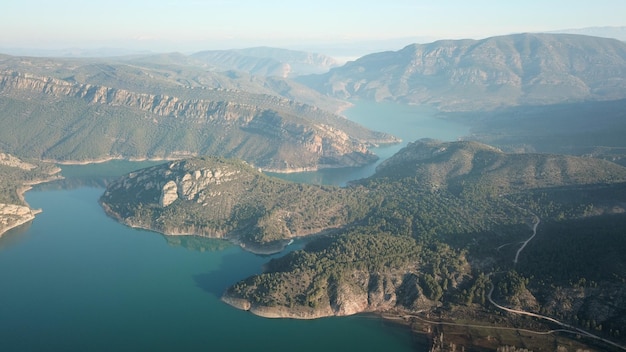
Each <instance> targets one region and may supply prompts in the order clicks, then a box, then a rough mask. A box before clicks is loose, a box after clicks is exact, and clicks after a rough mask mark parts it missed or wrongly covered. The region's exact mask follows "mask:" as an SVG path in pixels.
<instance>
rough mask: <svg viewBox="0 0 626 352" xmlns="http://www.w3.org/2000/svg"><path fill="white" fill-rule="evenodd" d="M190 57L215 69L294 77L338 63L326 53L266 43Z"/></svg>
mask: <svg viewBox="0 0 626 352" xmlns="http://www.w3.org/2000/svg"><path fill="white" fill-rule="evenodd" d="M191 57H192V58H194V59H197V60H200V61H202V62H206V63H207V64H209V65H211V66H213V67H215V69H216V70H220V71H226V70H236V71H244V72H247V73H250V74H253V75H260V76H278V77H295V76H300V75H304V74H313V73H324V72H327V71H328V70H329V69H331V68H332V67H336V66H339V62H337V61H336V60H335V59H333V58H331V57H328V56H325V55H321V54H313V53H307V52H303V51H295V50H287V49H277V48H269V47H257V48H248V49H233V50H209V51H201V52H198V53H195V54H192V55H191Z"/></svg>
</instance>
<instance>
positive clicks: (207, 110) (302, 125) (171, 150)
mask: <svg viewBox="0 0 626 352" xmlns="http://www.w3.org/2000/svg"><path fill="white" fill-rule="evenodd" d="M309 93H311V94H309ZM347 105H348V104H347V103H345V102H343V103H340V102H338V101H336V100H333V99H329V98H326V97H323V96H321V95H320V94H318V93H314V92H313V91H311V90H309V89H307V88H306V87H304V86H300V85H297V84H295V83H293V82H288V81H281V80H280V79H278V78H254V77H238V75H234V76H233V75H228V74H222V73H210V72H206V70H205V69H203V67H202V65H201V64H199V63H198V62H195V61H193V60H191V59H185V58H184V57H182V58H181V57H176V56H175V55H174V56H168V57H143V58H137V57H135V58H125V59H123V58H118V59H110V60H107V59H49V58H19V57H9V56H2V57H0V115H1V116H3V118H2V119H0V143H1V144H2V145H4V146H5V149H6V150H7V151H8V152H11V153H13V154H16V155H20V156H26V157H33V158H39V159H51V160H58V161H90V160H99V159H109V158H126V159H128V158H135V159H143V158H152V159H164V158H165V159H178V158H182V157H189V156H193V155H221V156H226V157H232V158H240V159H244V160H247V161H249V162H250V163H253V164H254V165H257V166H259V167H262V168H264V169H267V170H275V171H298V170H300V171H301V170H315V169H318V168H325V167H338V166H357V165H363V164H366V163H369V162H372V161H373V160H375V159H376V158H375V156H373V155H372V153H371V152H369V151H368V148H369V147H371V146H372V145H376V144H378V143H394V142H397V139H396V138H394V137H392V136H390V135H388V134H385V133H377V132H373V131H370V130H368V129H366V128H364V127H362V126H360V125H358V124H356V123H354V122H351V121H349V120H347V119H345V118H343V117H341V116H338V115H336V114H335V113H334V112H336V111H338V110H340V109H341V108H344V107H346V106H347Z"/></svg>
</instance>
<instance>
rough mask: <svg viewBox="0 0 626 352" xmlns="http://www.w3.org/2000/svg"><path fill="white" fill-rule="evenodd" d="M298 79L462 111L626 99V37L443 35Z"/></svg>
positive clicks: (338, 92) (349, 94)
mask: <svg viewBox="0 0 626 352" xmlns="http://www.w3.org/2000/svg"><path fill="white" fill-rule="evenodd" d="M300 81H301V82H305V83H307V84H308V85H310V86H311V87H314V88H316V89H318V90H319V91H321V92H324V93H327V94H331V95H334V96H337V97H341V98H362V99H371V100H377V101H380V100H393V101H399V102H404V103H413V104H432V105H436V106H438V107H439V108H441V109H442V110H457V111H460V110H480V109H493V108H497V107H503V106H515V105H528V104H536V105H541V104H554V103H559V102H569V101H583V100H610V99H622V98H625V97H626V93H625V92H626V43H623V42H620V41H618V40H614V39H606V38H597V37H588V36H581V35H569V34H515V35H507V36H500V37H492V38H487V39H483V40H445V41H437V42H434V43H430V44H423V45H420V44H414V45H409V46H407V47H405V48H404V49H402V50H399V51H395V52H383V53H376V54H371V55H367V56H364V57H362V58H360V59H358V60H356V61H353V62H349V63H347V64H346V65H344V66H342V67H339V68H335V69H332V70H331V71H330V72H328V73H326V74H324V75H318V76H305V77H302V78H301V79H300Z"/></svg>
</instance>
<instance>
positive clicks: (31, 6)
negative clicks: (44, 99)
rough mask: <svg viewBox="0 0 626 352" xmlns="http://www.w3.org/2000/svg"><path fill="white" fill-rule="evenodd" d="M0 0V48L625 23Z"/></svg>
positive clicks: (607, 17)
mask: <svg viewBox="0 0 626 352" xmlns="http://www.w3.org/2000/svg"><path fill="white" fill-rule="evenodd" d="M1 1H2V2H3V4H2V5H1V6H0V48H31V49H33V48H36V49H65V48H103V47H109V48H125V49H129V50H137V51H139V50H146V51H154V52H170V51H179V52H193V51H200V50H209V49H230V48H241V47H251V46H262V45H266V46H276V47H285V48H297V49H301V50H306V49H315V48H320V49H321V48H324V47H325V48H326V49H327V50H333V48H334V50H339V49H341V48H342V47H344V48H347V47H349V46H351V45H352V46H355V45H356V44H357V43H361V45H362V46H363V45H366V44H367V43H369V45H371V46H376V45H379V46H384V43H385V42H386V43H387V45H388V46H392V45H395V42H396V41H398V43H399V42H401V41H402V40H411V41H413V42H430V41H433V40H436V39H460V38H473V39H480V38H486V37H490V36H495V35H504V34H511V33H520V32H541V31H553V30H561V29H570V28H585V27H596V26H626V1H624V0H524V1H521V0H518V1H509V0H431V1H421V0H383V1H381V0H314V1H300V0H282V1H281V0H150V1H148V0H80V1H79V0H1ZM376 43H377V44H376ZM405 44H410V43H408V42H407V43H405ZM399 48H400V47H399ZM399 48H398V49H399ZM312 51H314V50H312ZM318 51H319V50H318Z"/></svg>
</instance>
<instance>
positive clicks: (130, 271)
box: [0, 166, 425, 351]
mask: <svg viewBox="0 0 626 352" xmlns="http://www.w3.org/2000/svg"><path fill="white" fill-rule="evenodd" d="M81 168H84V170H89V166H83V167H81ZM74 171H76V170H74ZM94 183H97V182H94ZM103 191H104V189H103V188H102V187H94V186H86V185H85V184H81V183H80V182H79V183H78V185H77V184H74V185H73V186H71V187H70V186H68V183H67V182H66V183H65V184H61V186H59V185H52V184H51V185H45V186H43V187H40V188H39V189H37V188H36V189H34V190H31V191H29V192H27V193H26V200H27V202H28V203H29V204H30V205H31V206H32V207H34V208H42V209H43V213H41V214H39V215H38V216H37V218H36V219H35V220H34V221H33V222H32V223H31V224H29V225H25V226H22V227H20V228H16V229H13V230H11V231H9V232H7V233H6V234H5V235H4V236H3V237H1V238H0V350H2V351H145V350H149V351H172V350H176V351H198V350H210V351H292V350H298V351H320V350H324V351H345V350H360V351H381V350H386V351H411V350H414V348H415V345H414V343H413V342H412V339H411V336H410V334H409V331H408V330H407V329H406V328H404V327H398V326H392V325H390V324H389V323H387V322H385V321H383V320H382V319H380V318H378V317H375V316H364V315H360V316H352V317H341V318H324V319H318V320H307V321H302V320H288V319H265V318H260V317H257V316H254V315H252V314H250V313H249V312H245V311H240V310H237V309H234V308H232V307H230V306H228V305H226V304H224V303H222V302H221V301H220V299H219V298H220V296H221V294H222V292H223V291H224V289H225V288H226V287H227V286H229V285H231V284H233V283H235V282H236V281H239V280H241V279H243V278H245V277H247V276H249V275H252V274H255V273H259V272H261V271H262V265H263V264H264V263H265V262H267V261H268V260H269V259H270V258H271V257H261V256H257V255H254V254H251V253H248V252H244V251H243V250H241V249H240V248H239V247H236V246H229V245H228V244H227V243H226V242H224V241H219V240H204V241H203V240H202V239H198V238H186V237H173V238H169V240H166V237H165V236H162V235H160V234H157V233H153V232H149V231H143V230H136V229H131V228H128V227H126V226H124V225H121V224H119V223H117V222H116V221H114V220H113V219H110V218H108V217H106V216H105V215H104V212H103V211H102V209H100V206H99V204H98V202H97V200H98V198H99V197H100V195H101V194H102V193H103ZM183 245H186V246H187V247H185V246H183ZM294 245H296V247H293V246H290V249H293V248H298V247H297V245H298V243H296V244H294ZM279 255H282V254H279ZM420 348H421V347H420ZM424 350H425V348H424Z"/></svg>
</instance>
